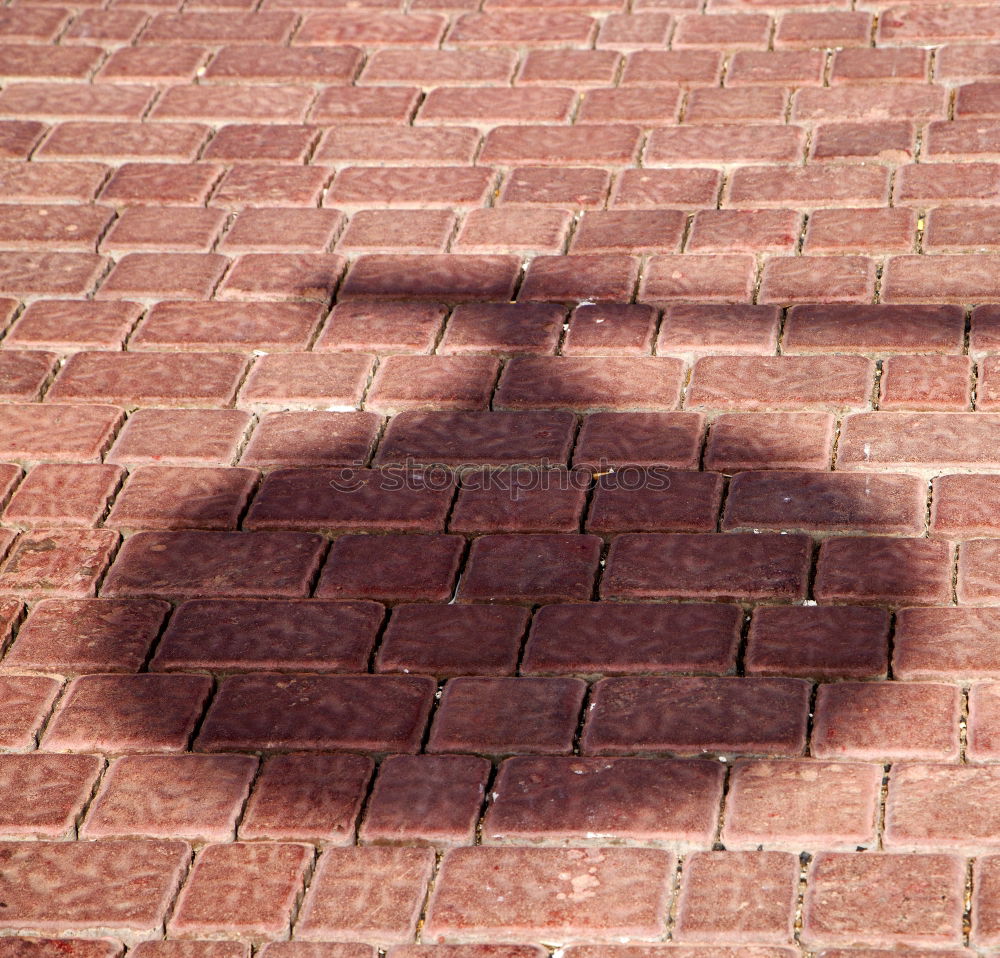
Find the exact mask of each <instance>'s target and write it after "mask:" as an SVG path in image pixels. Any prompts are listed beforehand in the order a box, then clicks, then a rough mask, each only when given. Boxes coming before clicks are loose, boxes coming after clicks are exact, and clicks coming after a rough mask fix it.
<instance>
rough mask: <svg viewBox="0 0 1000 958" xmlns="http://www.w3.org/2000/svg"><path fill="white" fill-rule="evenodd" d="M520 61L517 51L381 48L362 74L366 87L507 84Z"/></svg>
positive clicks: (372, 56)
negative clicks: (416, 84) (380, 85)
mask: <svg viewBox="0 0 1000 958" xmlns="http://www.w3.org/2000/svg"><path fill="white" fill-rule="evenodd" d="M517 62H518V58H517V55H516V54H515V52H514V51H513V50H502V49H499V50H489V49H486V50H468V51H466V50H461V51H459V50H435V49H423V50H421V49H412V50H394V49H392V48H385V49H378V50H376V51H375V52H374V53H373V54H372V55H371V57H370V58H369V59H368V61H367V63H366V65H365V69H364V71H363V73H362V77H361V81H362V83H364V84H390V85H392V84H398V83H419V84H421V85H425V84H426V85H428V86H431V85H436V84H438V83H447V84H449V85H452V86H458V85H460V84H470V85H474V86H478V85H480V84H493V83H507V82H509V80H510V79H511V76H512V75H513V73H514V70H515V68H516V67H517Z"/></svg>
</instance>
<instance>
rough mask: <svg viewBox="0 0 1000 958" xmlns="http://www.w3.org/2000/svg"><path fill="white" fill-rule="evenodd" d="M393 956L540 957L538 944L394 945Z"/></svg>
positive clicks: (451, 957)
mask: <svg viewBox="0 0 1000 958" xmlns="http://www.w3.org/2000/svg"><path fill="white" fill-rule="evenodd" d="M391 951H392V954H393V955H394V956H395V958H432V956H433V955H440V956H442V958H541V952H542V948H541V946H540V945H495V944H478V945H475V944H467V945H396V946H395V947H393V948H392V949H391Z"/></svg>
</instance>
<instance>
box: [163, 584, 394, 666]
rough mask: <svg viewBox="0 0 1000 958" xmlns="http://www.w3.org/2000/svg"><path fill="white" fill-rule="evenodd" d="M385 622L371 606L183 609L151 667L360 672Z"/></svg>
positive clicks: (192, 605)
mask: <svg viewBox="0 0 1000 958" xmlns="http://www.w3.org/2000/svg"><path fill="white" fill-rule="evenodd" d="M382 615H383V611H382V607H381V606H379V605H377V604H376V603H374V602H324V601H318V600H293V601H286V602H274V601H268V600H226V599H214V600H213V599H205V600H194V601H191V602H184V603H182V604H181V605H180V606H179V607H178V608H177V610H176V611H175V612H174V615H173V616H172V618H171V620H170V624H169V625H168V627H167V629H166V631H165V632H164V634H163V638H162V639H161V641H160V642H159V644H158V645H157V648H156V655H155V656H154V658H153V660H152V662H151V663H150V668H151V669H152V670H154V671H163V672H182V671H190V670H195V669H197V670H206V671H210V672H221V673H232V672H254V671H270V672H286V671H293V672H294V671H300V672H306V671H308V672H363V671H365V669H366V666H367V664H368V656H369V653H370V652H371V649H372V647H373V645H374V643H375V636H376V633H377V631H378V628H379V625H380V624H381V621H382Z"/></svg>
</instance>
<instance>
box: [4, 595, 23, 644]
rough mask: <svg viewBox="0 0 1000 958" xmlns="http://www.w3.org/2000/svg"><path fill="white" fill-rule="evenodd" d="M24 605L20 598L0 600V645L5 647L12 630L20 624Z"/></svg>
mask: <svg viewBox="0 0 1000 958" xmlns="http://www.w3.org/2000/svg"><path fill="white" fill-rule="evenodd" d="M23 612H24V607H23V605H22V604H21V600H20V599H3V600H0V647H3V648H4V649H7V648H8V646H9V645H10V640H11V638H12V637H13V635H14V631H15V629H16V628H18V627H19V626H20V625H21V620H22V618H23V614H22V613H23Z"/></svg>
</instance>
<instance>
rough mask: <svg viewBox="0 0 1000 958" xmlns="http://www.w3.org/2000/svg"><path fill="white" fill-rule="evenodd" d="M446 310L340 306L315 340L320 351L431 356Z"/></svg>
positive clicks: (415, 305) (429, 306)
mask: <svg viewBox="0 0 1000 958" xmlns="http://www.w3.org/2000/svg"><path fill="white" fill-rule="evenodd" d="M445 312H446V310H445V308H444V307H443V306H438V305H436V304H433V303H419V302H418V303H379V302H372V303H365V302H363V301H359V302H346V303H338V304H337V305H336V306H334V307H333V309H332V310H331V312H330V315H329V317H328V318H327V321H326V325H325V326H324V327H323V332H322V334H321V335H320V337H319V339H318V340H317V341H316V344H315V347H314V348H315V349H316V350H317V351H324V350H330V351H338V352H358V351H360V352H377V353H379V354H380V355H381V354H384V353H429V352H431V350H432V349H433V348H434V344H435V342H436V341H437V338H438V334H439V333H440V330H441V324H442V321H443V320H444V317H445Z"/></svg>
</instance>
